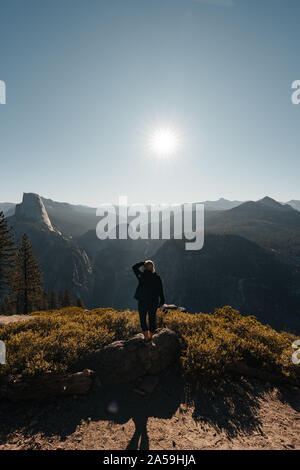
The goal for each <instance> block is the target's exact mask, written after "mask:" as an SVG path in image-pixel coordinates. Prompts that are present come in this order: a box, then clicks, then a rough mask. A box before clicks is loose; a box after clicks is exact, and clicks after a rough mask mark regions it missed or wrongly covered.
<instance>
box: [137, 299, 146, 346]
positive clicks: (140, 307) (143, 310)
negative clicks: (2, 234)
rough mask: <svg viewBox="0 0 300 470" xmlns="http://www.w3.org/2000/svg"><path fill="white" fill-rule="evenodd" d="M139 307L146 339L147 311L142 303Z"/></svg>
mask: <svg viewBox="0 0 300 470" xmlns="http://www.w3.org/2000/svg"><path fill="white" fill-rule="evenodd" d="M138 307H139V315H140V323H141V328H142V332H143V333H144V336H145V338H146V337H147V331H148V326H147V320H146V315H147V309H146V308H145V305H143V304H142V303H141V302H139V305H138Z"/></svg>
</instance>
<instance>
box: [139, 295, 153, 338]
mask: <svg viewBox="0 0 300 470" xmlns="http://www.w3.org/2000/svg"><path fill="white" fill-rule="evenodd" d="M138 306H139V314H140V322H141V328H142V331H147V330H150V331H151V333H154V331H155V330H156V310H157V305H156V304H149V303H145V302H139V303H138ZM147 315H148V317H149V327H148V325H147Z"/></svg>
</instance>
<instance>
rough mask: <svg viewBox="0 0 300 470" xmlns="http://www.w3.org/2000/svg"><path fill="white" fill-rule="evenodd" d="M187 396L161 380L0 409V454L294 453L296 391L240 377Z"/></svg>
mask: <svg viewBox="0 0 300 470" xmlns="http://www.w3.org/2000/svg"><path fill="white" fill-rule="evenodd" d="M234 380H235V381H234V382H233V381H232V379H227V380H225V381H224V382H223V383H222V384H221V385H218V386H212V385H210V386H208V385H207V386H206V387H205V386H204V385H200V386H199V390H198V391H196V390H194V391H191V390H190V388H189V387H188V386H187V385H185V384H183V383H182V382H181V381H180V378H179V377H178V376H177V374H176V373H169V374H165V375H164V376H162V377H160V382H159V385H158V386H157V388H156V389H155V391H154V392H153V393H152V395H150V396H149V397H142V396H140V395H138V394H136V393H135V392H134V391H133V385H131V386H122V387H120V386H119V387H115V388H101V387H100V388H98V389H95V390H94V391H93V392H91V393H90V394H88V395H87V396H84V397H79V396H78V397H76V396H75V397H68V398H67V397H65V398H60V399H52V400H51V401H46V402H40V403H38V402H28V403H16V404H12V403H10V404H8V403H1V404H0V449H1V450H4V449H105V450H115V449H150V450H159V449H163V450H167V449H179V450H187V449H300V391H299V390H298V389H288V388H281V389H278V388H273V387H272V386H271V385H270V384H262V383H261V382H258V381H253V380H251V381H249V380H246V379H243V378H241V379H237V378H235V379H234Z"/></svg>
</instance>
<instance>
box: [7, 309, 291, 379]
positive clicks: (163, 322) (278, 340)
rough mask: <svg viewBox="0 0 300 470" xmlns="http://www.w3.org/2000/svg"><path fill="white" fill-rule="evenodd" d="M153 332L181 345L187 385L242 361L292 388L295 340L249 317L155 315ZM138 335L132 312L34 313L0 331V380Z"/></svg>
mask: <svg viewBox="0 0 300 470" xmlns="http://www.w3.org/2000/svg"><path fill="white" fill-rule="evenodd" d="M157 323H158V327H163V326H166V327H168V328H170V329H172V330H174V331H175V332H176V334H177V335H178V337H179V340H180V345H181V353H180V365H181V371H182V374H183V375H184V376H185V377H187V378H188V379H191V380H198V379H200V378H201V377H208V378H214V377H218V376H220V375H221V374H223V373H226V372H227V371H228V370H229V369H230V368H231V366H232V364H233V363H234V362H235V361H245V362H246V363H247V364H248V365H250V366H252V367H257V368H259V369H260V370H265V371H267V372H271V373H273V374H276V375H280V376H282V377H287V378H289V379H291V380H293V381H294V382H297V381H299V378H300V366H299V367H297V366H296V365H294V364H293V363H292V361H291V355H292V352H293V350H292V347H291V345H292V342H293V341H294V340H295V339H296V337H295V336H293V335H291V334H288V333H285V332H282V333H278V332H277V331H275V330H273V329H272V328H271V327H270V326H268V325H262V324H261V323H259V322H258V320H257V319H256V318H255V317H253V316H248V317H244V316H242V315H240V314H239V312H238V311H237V310H234V309H233V308H232V307H229V306H226V307H223V308H219V309H216V311H215V313H214V314H213V315H211V314H203V313H199V314H195V315H191V314H188V313H182V312H179V311H169V312H168V313H166V314H164V313H163V312H162V311H160V310H159V311H158V314H157ZM139 331H140V326H139V318H138V314H137V312H131V311H129V310H125V311H116V310H114V309H111V308H98V309H94V310H90V311H86V310H84V309H81V308H78V307H68V308H64V309H61V310H53V311H47V312H34V313H33V314H32V315H31V316H29V317H28V320H25V321H20V322H17V323H12V324H9V325H7V326H4V327H3V328H2V329H0V340H3V341H5V343H6V347H7V364H6V365H2V366H0V375H5V374H17V373H21V372H22V373H24V374H29V375H35V374H41V373H50V372H51V373H61V372H66V371H67V370H68V369H69V368H71V366H72V365H73V364H74V363H75V362H76V361H77V360H78V359H79V358H80V357H82V356H83V355H85V354H87V353H89V352H91V351H94V350H95V349H98V348H102V347H104V346H105V345H107V344H109V343H111V342H112V341H115V340H120V339H127V338H129V337H130V336H132V335H133V334H135V333H137V332H139Z"/></svg>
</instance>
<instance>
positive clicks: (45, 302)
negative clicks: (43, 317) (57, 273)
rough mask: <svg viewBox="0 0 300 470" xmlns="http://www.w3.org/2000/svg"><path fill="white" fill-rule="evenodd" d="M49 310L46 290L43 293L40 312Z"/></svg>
mask: <svg viewBox="0 0 300 470" xmlns="http://www.w3.org/2000/svg"><path fill="white" fill-rule="evenodd" d="M48 309H49V295H48V292H47V291H46V290H44V291H43V295H42V305H41V310H48Z"/></svg>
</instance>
